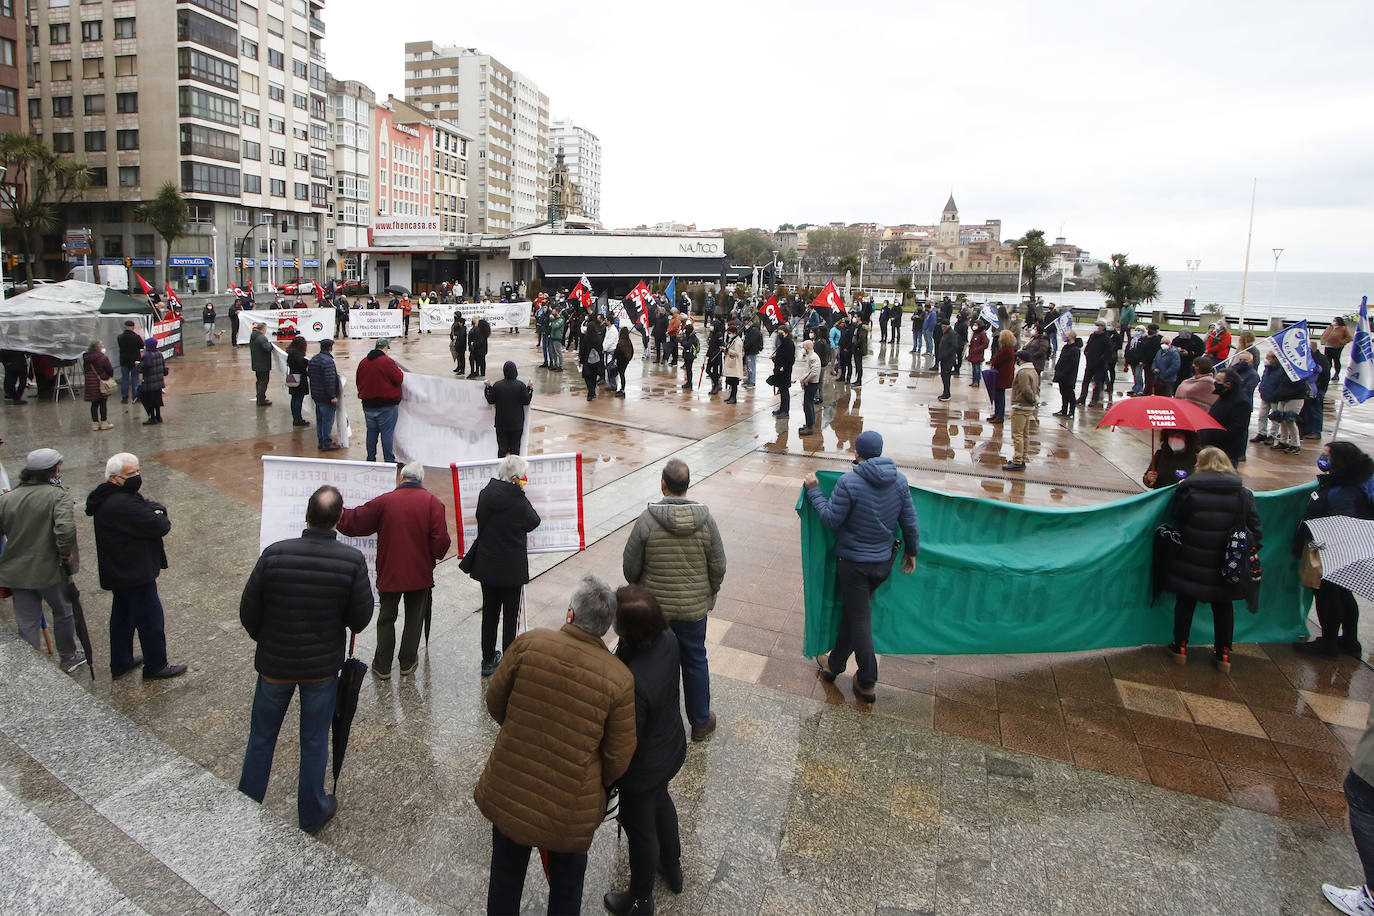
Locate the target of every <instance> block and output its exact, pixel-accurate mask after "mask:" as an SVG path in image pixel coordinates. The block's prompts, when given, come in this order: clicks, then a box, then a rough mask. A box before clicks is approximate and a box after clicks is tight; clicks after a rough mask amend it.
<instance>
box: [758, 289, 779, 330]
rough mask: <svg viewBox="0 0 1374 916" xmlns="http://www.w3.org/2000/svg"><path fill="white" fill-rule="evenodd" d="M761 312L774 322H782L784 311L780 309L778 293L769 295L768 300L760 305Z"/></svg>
mask: <svg viewBox="0 0 1374 916" xmlns="http://www.w3.org/2000/svg"><path fill="white" fill-rule="evenodd" d="M759 314H760V315H763V316H764V317H765V318H767V319H769V320H770V321H772V322H773V323H774V324H782V312H781V311H779V310H778V294H777V293H774V294H773V295H771V296H769V297H768V301H767V302H765V303H764V304H763V305H760V306H759Z"/></svg>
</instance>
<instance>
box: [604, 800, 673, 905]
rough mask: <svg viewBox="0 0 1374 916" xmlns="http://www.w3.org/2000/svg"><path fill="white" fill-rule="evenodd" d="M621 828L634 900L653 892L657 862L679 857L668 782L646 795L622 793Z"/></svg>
mask: <svg viewBox="0 0 1374 916" xmlns="http://www.w3.org/2000/svg"><path fill="white" fill-rule="evenodd" d="M618 819H619V821H620V826H621V827H624V828H625V839H626V840H627V841H628V842H629V846H630V896H631V897H633V898H634V899H636V900H639V899H642V898H644V897H651V896H653V893H654V873H655V872H656V871H658V865H659V863H660V862H667V863H669V864H673V863H675V862H677V861H678V860H679V859H681V858H682V843H681V841H680V840H679V838H678V832H677V808H676V807H674V805H673V797H672V796H671V795H669V794H668V783H666V782H665V783H663V785H661V786H659V787H658V788H656V789H650V790H648V791H647V792H621V793H620V815H619V817H618Z"/></svg>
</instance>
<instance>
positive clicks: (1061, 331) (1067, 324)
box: [1054, 308, 1073, 344]
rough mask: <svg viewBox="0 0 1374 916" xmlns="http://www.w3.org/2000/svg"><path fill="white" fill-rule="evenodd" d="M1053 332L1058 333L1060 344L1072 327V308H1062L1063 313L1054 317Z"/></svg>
mask: <svg viewBox="0 0 1374 916" xmlns="http://www.w3.org/2000/svg"><path fill="white" fill-rule="evenodd" d="M1054 327H1055V333H1057V334H1058V335H1059V342H1060V343H1061V344H1062V343H1063V342H1064V340H1065V339H1066V338H1067V337H1068V336H1069V331H1070V330H1072V329H1073V309H1071V308H1066V309H1064V314H1062V315H1060V316H1059V317H1058V318H1056V319H1054Z"/></svg>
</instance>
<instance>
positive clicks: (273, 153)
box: [267, 147, 286, 165]
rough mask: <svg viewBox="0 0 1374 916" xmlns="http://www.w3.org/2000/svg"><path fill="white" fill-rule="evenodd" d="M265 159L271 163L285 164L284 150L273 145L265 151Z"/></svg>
mask: <svg viewBox="0 0 1374 916" xmlns="http://www.w3.org/2000/svg"><path fill="white" fill-rule="evenodd" d="M267 161H268V162H270V163H271V164H272V165H286V150H284V149H277V148H276V147H273V148H271V149H269V150H268V151H267Z"/></svg>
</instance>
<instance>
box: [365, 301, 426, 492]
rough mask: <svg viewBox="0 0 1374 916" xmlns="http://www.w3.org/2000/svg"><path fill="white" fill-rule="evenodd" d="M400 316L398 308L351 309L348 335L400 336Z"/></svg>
mask: <svg viewBox="0 0 1374 916" xmlns="http://www.w3.org/2000/svg"><path fill="white" fill-rule="evenodd" d="M401 317H402V316H401V310H400V309H352V310H350V311H349V313H348V336H349V337H351V338H354V339H358V338H365V337H400V336H401V333H402V330H403V328H402V325H401ZM441 466H442V465H441Z"/></svg>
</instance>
